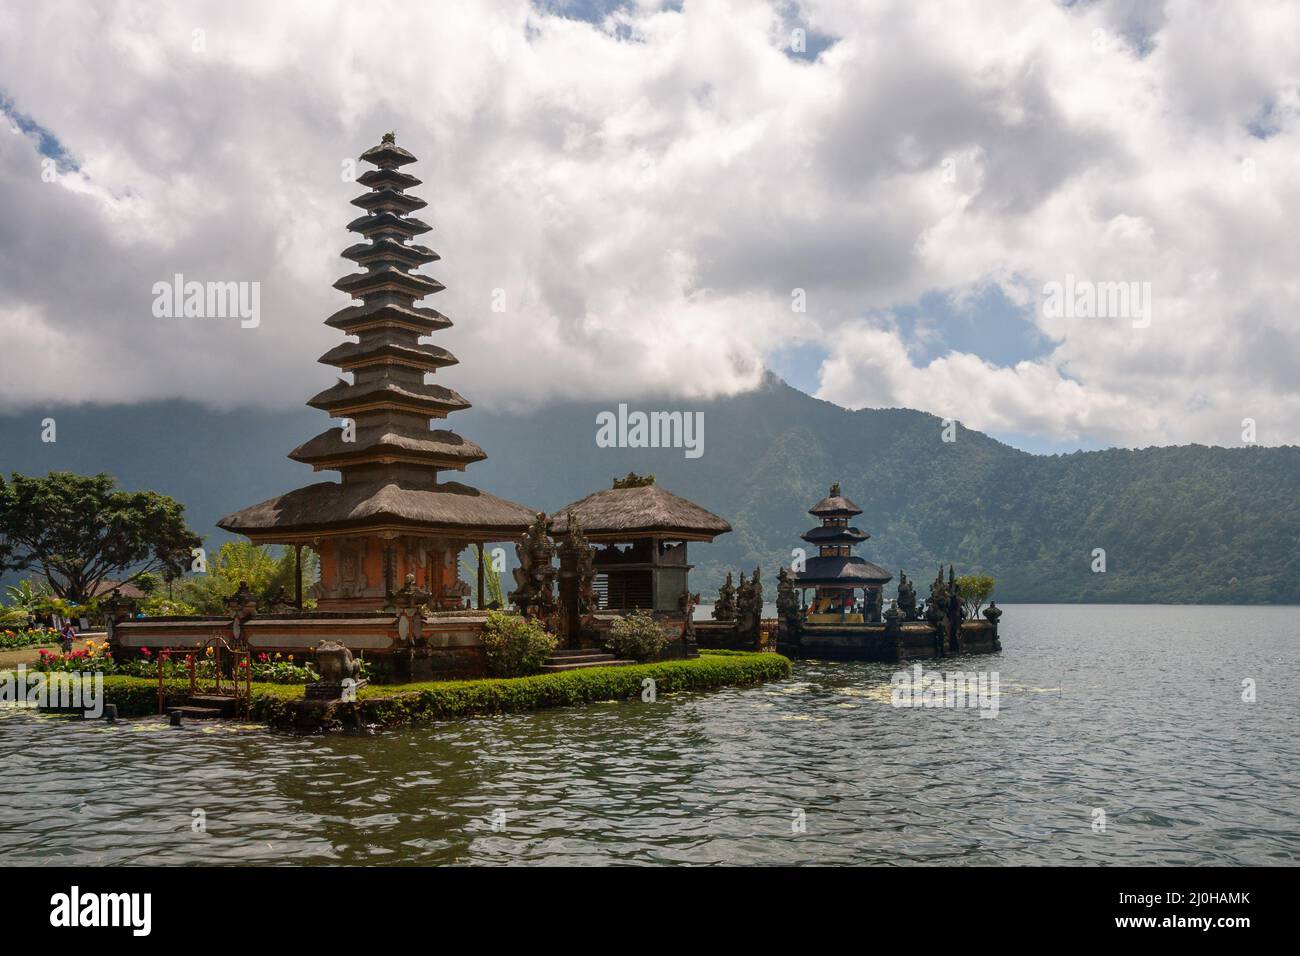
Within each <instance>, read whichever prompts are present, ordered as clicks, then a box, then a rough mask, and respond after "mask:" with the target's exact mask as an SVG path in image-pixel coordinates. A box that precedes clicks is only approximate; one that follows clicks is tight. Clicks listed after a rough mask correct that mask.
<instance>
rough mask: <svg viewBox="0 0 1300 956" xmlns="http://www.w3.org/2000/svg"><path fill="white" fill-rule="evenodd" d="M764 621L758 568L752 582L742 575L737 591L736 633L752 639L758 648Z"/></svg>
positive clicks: (761, 587) (761, 588) (761, 585)
mask: <svg viewBox="0 0 1300 956" xmlns="http://www.w3.org/2000/svg"><path fill="white" fill-rule="evenodd" d="M762 621H763V584H762V582H761V581H759V579H758V568H755V569H754V577H753V579H752V580H751V579H749V578H746V577H745V575H744V574H741V576H740V586H739V587H738V588H737V589H736V631H737V632H738V633H739V634H740V635H741V636H742V637H749V638H751V639H752V640H753V642H754V644H755V646H757V644H758V640H759V632H760V630H761V627H762Z"/></svg>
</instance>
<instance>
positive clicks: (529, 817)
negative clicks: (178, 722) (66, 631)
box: [0, 605, 1300, 865]
mask: <svg viewBox="0 0 1300 956" xmlns="http://www.w3.org/2000/svg"><path fill="white" fill-rule="evenodd" d="M1002 632H1003V646H1004V650H1003V652H1002V653H1001V654H998V655H991V656H986V657H973V658H967V659H964V660H961V661H959V662H955V661H951V660H950V661H946V662H941V668H942V669H944V670H955V669H958V668H959V667H962V666H964V667H965V668H967V669H975V670H990V671H993V670H996V671H997V672H998V677H999V684H1000V695H999V697H998V705H999V706H998V714H997V716H996V717H995V718H992V719H988V718H981V717H980V716H979V712H978V711H977V710H940V709H906V708H895V707H893V706H891V704H890V698H889V688H890V684H889V682H890V677H891V675H892V673H893V672H894V671H895V670H897V669H898V668H897V667H895V666H893V665H875V664H854V663H817V662H804V663H799V664H797V665H796V669H795V674H794V676H793V678H791V679H790V680H787V681H784V682H780V683H773V684H766V685H763V686H761V687H753V688H743V689H732V690H724V691H720V692H716V693H710V694H692V695H684V696H675V697H663V698H661V699H660V700H659V702H657V703H653V704H649V703H641V702H639V701H638V702H635V703H610V704H602V705H597V706H593V707H587V708H575V709H565V710H554V711H545V712H540V713H535V714H523V715H517V716H510V717H498V718H490V719H479V720H466V721H456V722H448V723H442V724H437V725H429V726H424V727H419V728H415V729H405V730H397V731H389V732H385V733H382V734H379V735H376V736H371V737H349V736H330V737H313V738H295V737H290V736H284V735H277V734H272V733H270V732H268V731H266V730H263V729H260V728H255V727H231V726H215V727H207V726H203V725H202V724H197V723H192V724H190V725H189V726H187V727H184V728H180V729H173V728H168V727H166V726H162V725H160V724H158V723H157V722H152V721H150V722H138V721H127V722H122V723H119V724H116V725H108V724H104V723H102V722H82V721H73V720H67V719H61V718H56V717H46V716H38V715H34V714H31V713H28V712H21V711H17V710H14V709H6V710H0V757H3V767H4V774H3V776H2V777H0V835H3V843H2V844H0V845H2V846H3V847H4V849H3V851H0V861H3V862H4V863H8V864H15V863H28V864H42V863H68V864H122V863H125V864H131V863H163V864H184V863H297V864H322V863H351V864H364V863H379V864H401V863H406V864H431V863H521V862H538V863H577V864H598V863H644V864H649V863H691V864H717V863H762V864H769V863H826V864H937V863H947V864H1037V863H1066V864H1103V863H1134V864H1138V863H1145V864H1188V865H1196V864H1266V863H1272V864H1279V863H1280V864H1294V863H1296V862H1297V860H1300V797H1298V796H1297V793H1298V788H1297V784H1298V783H1300V754H1298V749H1300V748H1298V747H1297V740H1300V703H1298V702H1300V653H1298V652H1300V608H1227V607H1153V606H1134V607H1122V606H1045V605H1036V606H1012V607H1007V608H1006V616H1005V617H1004V618H1003V620H1002ZM1247 679H1248V680H1251V681H1253V682H1254V687H1255V693H1256V699H1255V701H1254V702H1253V703H1247V702H1244V701H1243V700H1242V693H1243V684H1242V682H1243V680H1247ZM195 811H202V815H203V817H204V820H205V823H206V832H195V831H194V828H193V826H192V822H193V821H194V820H195V819H196V814H195ZM1101 814H1104V824H1105V827H1104V832H1100V824H1101V822H1102V821H1103V817H1102V816H1101ZM800 824H802V828H801V827H800ZM494 827H495V829H494ZM800 829H802V832H795V831H798V830H800Z"/></svg>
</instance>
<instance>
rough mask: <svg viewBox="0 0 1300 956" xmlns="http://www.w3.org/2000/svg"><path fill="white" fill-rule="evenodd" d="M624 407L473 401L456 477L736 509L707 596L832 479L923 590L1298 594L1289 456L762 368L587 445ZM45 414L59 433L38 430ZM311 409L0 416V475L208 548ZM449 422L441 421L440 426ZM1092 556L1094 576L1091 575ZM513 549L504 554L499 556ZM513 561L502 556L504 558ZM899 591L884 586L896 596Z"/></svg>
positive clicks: (697, 557) (294, 483) (783, 552)
mask: <svg viewBox="0 0 1300 956" xmlns="http://www.w3.org/2000/svg"><path fill="white" fill-rule="evenodd" d="M619 401H620V400H618V399H611V400H608V401H603V402H564V403H556V404H552V405H548V406H545V407H541V408H538V409H535V410H533V411H531V412H528V413H525V414H506V413H499V412H491V411H485V410H482V409H477V408H475V409H470V410H468V411H465V412H462V413H458V414H457V415H456V416H455V421H454V425H455V429H456V430H457V431H459V432H460V433H461V434H463V435H464V436H465V437H467V438H470V439H472V440H474V441H476V442H478V443H479V444H480V445H482V446H483V447H484V449H485V450H486V451H487V452H488V454H489V458H488V459H487V460H486V461H484V462H480V463H477V464H474V465H472V466H471V467H470V468H469V469H467V470H466V471H465V472H464V473H463V474H461V475H454V476H451V477H455V478H456V479H457V480H462V481H465V482H467V483H469V484H471V485H474V486H475V487H481V488H483V489H484V490H486V491H490V492H492V493H493V494H496V495H500V496H502V497H505V498H509V499H512V500H515V501H519V502H521V503H523V504H526V505H528V506H529V507H532V508H537V509H539V510H545V511H547V512H551V511H554V510H556V509H558V508H559V507H561V506H563V505H565V504H568V503H569V502H571V501H575V500H577V499H579V498H581V497H583V496H584V495H586V494H589V493H590V492H592V491H596V490H599V489H601V488H606V487H609V483H610V480H611V479H612V478H613V477H614V476H617V475H621V474H626V473H627V472H628V471H637V472H642V473H646V472H648V473H652V474H655V475H656V476H657V480H658V481H659V482H660V483H661V484H663V485H664V487H666V488H667V489H669V490H670V491H672V492H674V493H675V494H678V495H682V496H683V497H686V498H689V499H691V500H693V501H695V502H697V503H699V504H700V505H702V506H704V507H706V508H708V509H709V510H710V511H713V512H715V513H716V514H718V515H720V516H722V517H723V518H726V519H727V520H728V521H730V522H731V524H732V527H733V529H734V530H733V531H732V533H731V534H727V535H723V536H721V537H720V538H718V539H717V541H716V542H715V543H714V544H712V545H692V546H691V559H692V560H693V561H694V562H695V563H696V570H695V572H694V573H693V575H692V586H693V587H694V588H695V589H696V590H699V591H701V592H702V593H703V595H704V597H705V599H706V600H707V599H708V598H709V597H710V596H711V594H712V593H713V592H714V590H715V589H716V586H717V583H718V581H719V580H720V578H721V575H722V574H723V573H724V572H725V571H726V570H740V569H744V570H747V571H749V570H752V569H753V568H754V567H755V566H760V567H761V568H762V572H763V580H764V582H765V584H766V587H767V594H768V597H769V599H770V598H771V597H772V595H773V594H774V593H775V588H774V579H775V572H776V568H777V566H778V564H779V563H788V562H789V561H790V559H791V550H792V549H793V548H796V547H799V546H802V545H803V542H801V541H800V540H799V535H800V534H802V533H803V532H804V531H806V530H807V529H808V528H809V527H811V526H812V524H813V519H812V518H811V517H810V516H808V515H807V514H806V513H805V512H806V510H807V508H808V507H809V506H810V505H811V504H812V503H813V502H814V501H816V500H817V499H818V498H820V497H821V496H822V495H824V494H825V493H826V489H827V487H828V486H829V485H830V484H831V482H834V481H839V482H840V483H841V484H842V486H843V489H844V493H845V494H846V495H847V496H848V497H850V498H852V499H853V500H854V501H856V502H857V503H858V505H859V506H860V507H862V508H863V510H864V514H863V515H862V516H861V520H860V522H859V524H860V526H861V527H862V528H863V530H865V531H867V532H869V533H870V534H871V535H872V537H871V539H870V540H868V541H867V542H865V544H864V545H862V546H861V547H859V548H858V549H857V553H860V554H862V555H863V556H864V557H866V558H868V559H869V560H871V561H874V562H876V563H878V564H881V565H883V566H884V567H886V568H888V569H889V570H890V571H891V572H893V574H894V575H895V582H894V583H896V582H897V575H898V572H899V570H900V569H903V570H906V571H907V572H908V574H909V575H910V576H913V577H914V578H916V579H917V580H918V581H919V582H920V583H921V584H922V585H923V584H924V583H925V582H928V581H929V580H930V579H931V578H932V577H933V575H934V573H935V569H937V567H938V566H939V564H940V562H942V563H944V564H947V563H954V564H955V565H956V566H957V568H958V571H959V573H960V572H962V571H983V572H987V573H990V574H993V575H994V576H995V577H996V578H997V579H998V590H997V596H998V598H999V600H1005V601H1008V602H1013V601H1045V602H1066V603H1068V602H1092V601H1101V602H1122V603H1300V558H1298V557H1297V556H1298V555H1300V448H1298V447H1296V446H1277V447H1268V448H1265V447H1259V446H1247V447H1243V448H1223V447H1218V446H1206V445H1195V444H1194V445H1174V446H1151V447H1148V448H1144V449H1126V448H1111V449H1104V450H1090V451H1082V450H1081V451H1076V452H1068V453H1061V452H1056V453H1050V454H1035V453H1032V452H1027V451H1023V450H1021V449H1017V448H1014V447H1012V446H1010V445H1007V444H1005V443H1003V442H1000V441H998V440H997V439H995V438H992V437H991V436H988V435H985V434H983V433H981V432H978V431H974V430H971V429H968V428H966V427H965V426H961V425H958V426H957V427H956V433H955V441H952V442H945V441H943V440H942V431H943V420H942V419H940V418H938V417H937V416H934V415H931V414H929V413H926V412H920V411H916V410H913V409H902V408H890V409H857V410H850V409H844V408H841V407H840V406H837V405H834V404H833V403H831V402H827V401H825V400H822V399H817V398H814V397H813V396H810V395H807V394H806V393H804V392H802V391H800V390H798V389H796V388H794V387H792V386H790V385H788V384H786V383H785V382H783V381H781V380H780V379H777V378H776V377H775V376H772V375H768V376H767V377H766V378H765V380H764V381H763V382H762V384H761V385H760V386H759V387H758V388H756V389H755V390H754V391H751V392H746V393H743V394H740V395H733V396H727V397H722V398H715V399H710V400H707V401H689V402H688V401H681V400H678V401H676V402H669V401H665V400H663V399H653V400H652V399H645V400H641V401H636V402H633V401H628V400H626V399H623V401H627V403H628V404H629V406H630V407H634V408H636V407H640V408H655V409H667V410H671V409H673V408H674V407H676V408H678V409H681V408H683V407H684V406H686V407H690V408H691V410H700V411H702V412H703V413H704V422H705V430H704V454H703V455H702V456H701V457H700V458H697V459H687V458H686V457H685V456H684V454H683V450H682V449H665V448H659V449H632V448H598V447H597V446H596V444H595V434H596V418H595V416H596V414H597V413H598V412H601V411H607V410H609V409H611V408H616V407H617V405H618V403H619ZM46 416H52V417H55V418H56V420H57V422H58V441H57V442H55V443H53V444H48V445H47V444H44V443H42V442H41V441H40V430H41V429H40V425H39V423H40V420H41V419H42V418H44V417H46ZM321 419H322V416H321V413H319V412H315V411H312V410H308V409H303V410H302V411H294V412H266V411H250V410H242V411H231V412H217V411H212V410H209V409H205V408H203V407H201V406H198V405H194V404H191V403H186V402H168V403H149V404H146V405H137V406H68V407H65V408H62V409H55V410H42V411H40V412H28V413H26V414H22V415H14V414H10V415H5V416H0V469H2V470H3V471H5V472H9V471H19V472H23V473H27V474H45V473H46V472H48V471H51V470H58V469H69V470H74V471H80V472H86V473H93V472H97V471H107V472H109V473H110V474H113V475H115V476H116V477H117V478H118V479H119V480H120V481H121V482H122V484H123V485H124V486H125V487H132V488H135V487H149V488H154V489H156V490H158V491H161V492H163V493H166V494H170V495H172V496H174V497H176V498H177V499H178V500H180V501H181V502H183V503H185V504H186V506H187V516H188V518H189V521H190V524H191V526H192V527H193V528H194V529H195V530H196V531H197V532H198V533H199V534H200V535H203V536H204V537H205V538H206V539H207V540H208V542H209V544H210V545H214V544H216V543H219V542H220V541H222V540H226V537H227V536H225V535H224V534H223V533H221V532H219V531H218V530H217V529H216V528H215V526H214V524H215V521H216V519H217V518H218V517H220V516H221V515H223V514H227V513H229V512H231V511H235V510H237V509H239V508H243V507H246V506H248V505H251V504H254V503H256V502H258V501H262V500H264V499H266V498H269V497H272V496H273V495H277V494H280V493H282V492H284V491H288V490H290V489H292V488H296V487H301V486H303V485H306V484H310V483H312V482H313V481H319V480H321V478H322V477H333V476H332V475H330V476H322V475H319V474H315V473H313V472H312V470H311V469H310V468H309V467H307V466H304V465H300V464H297V463H295V462H291V461H289V460H288V459H287V458H286V457H285V455H286V454H287V453H288V452H289V450H290V449H292V448H294V447H295V446H296V445H298V444H300V443H301V442H302V441H303V440H304V438H305V437H309V436H310V435H312V434H315V433H316V432H318V431H320V428H321V424H322V421H321ZM439 424H451V423H441V422H440V423H439ZM1097 548H1102V549H1105V552H1106V554H1105V557H1106V571H1105V572H1104V573H1095V572H1094V571H1093V570H1092V567H1093V564H1094V561H1095V557H1094V554H1093V552H1094V549H1097ZM507 551H508V552H510V549H507ZM510 556H511V559H513V553H511V554H510ZM893 586H894V585H893V584H891V585H890V586H888V587H887V593H892V589H893Z"/></svg>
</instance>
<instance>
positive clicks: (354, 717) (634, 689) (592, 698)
mask: <svg viewBox="0 0 1300 956" xmlns="http://www.w3.org/2000/svg"><path fill="white" fill-rule="evenodd" d="M788 676H790V661H789V660H788V659H786V658H785V657H782V656H781V655H780V654H756V653H752V652H745V651H733V652H728V653H715V652H713V651H702V652H701V654H700V657H698V658H696V659H694V660H684V661H660V662H658V663H654V664H636V665H633V666H630V667H590V668H584V669H582V670H573V671H560V672H558V673H553V674H538V675H535V676H532V677H516V678H488V679H483V680H457V681H426V682H423V683H418V684H386V685H378V686H376V685H370V686H367V687H363V688H362V689H361V690H360V692H359V693H358V694H357V700H356V702H355V703H332V704H328V705H325V706H324V707H317V708H316V709H314V710H310V711H306V713H308V714H310V715H311V716H312V718H313V719H314V720H317V722H319V723H322V724H334V723H337V724H342V725H347V726H375V725H378V726H395V725H399V724H407V723H413V722H415V721H421V720H447V719H451V718H457V717H473V716H480V715H484V714H501V713H510V712H515V711H525V710H537V709H540V708H543V707H566V706H573V705H576V704H590V703H595V702H597V701H607V700H631V699H635V698H639V697H640V696H641V691H642V686H641V682H642V681H643V680H645V679H646V678H647V677H650V678H653V679H654V681H655V691H656V693H658V694H672V693H678V692H681V691H703V690H715V689H717V688H719V687H733V686H740V685H746V684H759V683H762V682H763V681H769V680H780V679H781V678H784V677H788ZM164 686H165V688H166V694H167V704H168V706H172V705H179V704H180V703H182V702H183V700H184V698H185V697H186V696H187V695H188V694H189V683H188V682H187V681H167V682H166V683H165V685H164ZM252 690H253V703H252V718H253V719H254V720H258V721H263V722H265V723H269V724H272V725H275V726H284V727H288V726H299V727H301V726H302V725H303V723H302V721H301V719H300V718H301V717H302V713H303V711H302V708H301V706H300V702H301V700H302V694H303V689H302V687H301V685H298V686H294V685H283V684H253V688H252ZM104 697H105V700H106V701H107V702H108V703H114V704H117V707H118V713H119V714H121V715H122V716H124V717H128V716H141V715H145V714H155V713H157V712H158V684H157V682H156V681H151V680H144V679H142V678H138V677H117V676H113V677H105V678H104Z"/></svg>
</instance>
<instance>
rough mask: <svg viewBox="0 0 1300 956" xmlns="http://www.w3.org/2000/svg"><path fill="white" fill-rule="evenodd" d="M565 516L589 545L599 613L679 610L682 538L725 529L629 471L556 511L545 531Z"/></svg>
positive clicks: (560, 528) (706, 537) (561, 525)
mask: <svg viewBox="0 0 1300 956" xmlns="http://www.w3.org/2000/svg"><path fill="white" fill-rule="evenodd" d="M571 521H572V522H576V524H577V526H578V527H580V528H581V532H582V534H583V535H584V536H585V537H586V540H588V541H590V542H591V543H592V544H593V545H595V547H596V552H595V555H594V558H593V565H594V571H595V584H594V587H595V592H596V599H597V608H598V609H599V610H603V611H624V610H632V609H635V608H640V609H642V610H646V611H654V612H663V613H669V614H676V613H678V612H680V611H681V601H682V595H683V594H684V593H688V592H689V589H688V586H687V576H688V574H689V573H690V570H691V564H690V563H689V562H688V561H687V557H686V546H687V543H688V542H691V541H705V542H708V541H712V540H713V539H714V538H716V537H717V536H718V535H720V534H726V533H727V532H729V531H730V530H731V525H730V524H728V523H727V522H726V521H724V520H723V519H722V518H719V517H718V516H717V515H715V514H713V512H711V511H707V510H706V509H704V508H701V507H700V506H699V505H697V504H695V503H694V502H692V501H687V500H686V499H685V498H681V497H678V496H677V495H675V494H673V493H672V492H670V491H667V490H665V489H664V488H661V487H660V486H659V485H657V484H655V479H654V476H653V475H645V476H642V475H637V474H629V475H627V477H625V478H616V479H614V484H613V487H611V488H607V489H605V490H604V491H597V492H595V493H594V494H590V495H587V497H585V498H583V499H581V500H579V501H575V502H573V503H572V504H568V505H565V506H564V507H563V508H561V509H559V510H558V511H557V512H555V514H554V515H552V516H551V534H552V535H554V536H560V535H563V534H565V533H567V531H568V529H569V525H570V522H571Z"/></svg>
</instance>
